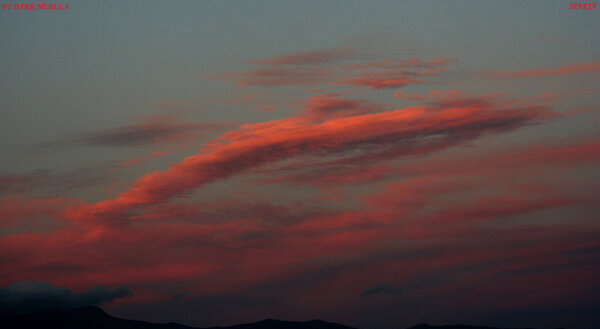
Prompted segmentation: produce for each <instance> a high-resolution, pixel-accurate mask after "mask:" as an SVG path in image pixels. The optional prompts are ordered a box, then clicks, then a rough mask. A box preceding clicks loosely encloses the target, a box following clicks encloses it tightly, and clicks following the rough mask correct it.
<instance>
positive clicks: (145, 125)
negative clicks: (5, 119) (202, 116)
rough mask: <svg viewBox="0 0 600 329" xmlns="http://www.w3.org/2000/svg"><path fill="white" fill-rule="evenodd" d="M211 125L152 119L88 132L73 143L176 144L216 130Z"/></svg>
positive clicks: (121, 144)
mask: <svg viewBox="0 0 600 329" xmlns="http://www.w3.org/2000/svg"><path fill="white" fill-rule="evenodd" d="M218 126H219V125H218V124H212V123H183V122H176V121H172V120H168V119H167V120H159V119H152V120H148V121H145V122H141V123H137V124H133V125H128V126H123V127H117V128H111V129H105V130H100V131H95V132H89V133H86V134H84V135H81V136H78V137H76V138H74V139H73V142H75V143H82V144H93V145H105V146H131V145H153V144H160V143H164V142H178V141H182V140H187V139H189V138H194V137H198V136H201V135H204V134H206V133H208V132H210V131H213V130H214V129H215V128H217V127H218Z"/></svg>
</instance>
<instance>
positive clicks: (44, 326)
mask: <svg viewBox="0 0 600 329" xmlns="http://www.w3.org/2000/svg"><path fill="white" fill-rule="evenodd" d="M0 328H19V329H200V328H194V327H188V326H184V325H181V324H177V323H164V324H160V323H150V322H145V321H136V320H124V319H119V318H116V317H114V316H111V315H108V314H107V313H106V312H104V311H103V310H102V309H101V308H99V307H95V306H86V307H82V308H77V309H72V310H64V311H48V312H39V313H30V314H17V315H4V316H0ZM209 329H356V328H352V327H348V326H344V325H341V324H337V323H331V322H326V321H322V320H312V321H306V322H297V321H280V320H272V319H268V320H263V321H259V322H254V323H247V324H239V325H235V326H229V327H215V328H209ZM409 329H500V328H493V327H483V326H465V325H452V326H430V325H428V324H420V325H417V326H414V327H411V328H409ZM527 329H531V328H527Z"/></svg>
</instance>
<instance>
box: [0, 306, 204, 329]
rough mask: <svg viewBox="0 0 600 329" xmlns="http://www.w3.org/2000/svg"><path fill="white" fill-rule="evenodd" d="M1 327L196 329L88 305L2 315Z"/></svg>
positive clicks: (38, 328)
mask: <svg viewBox="0 0 600 329" xmlns="http://www.w3.org/2000/svg"><path fill="white" fill-rule="evenodd" d="M0 328H15V329H17V328H22V329H42V328H43V329H109V328H111V329H195V328H193V327H187V326H184V325H180V324H176V323H166V324H158V323H150V322H145V321H135V320H124V319H119V318H115V317H113V316H110V315H108V314H106V312H104V310H102V309H101V308H99V307H95V306H86V307H82V308H76V309H71V310H64V311H48V312H39V313H30V314H17V315H6V316H2V317H0Z"/></svg>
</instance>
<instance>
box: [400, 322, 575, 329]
mask: <svg viewBox="0 0 600 329" xmlns="http://www.w3.org/2000/svg"><path fill="white" fill-rule="evenodd" d="M408 329H503V328H496V327H486V326H468V325H464V324H453V325H443V326H432V325H429V324H426V323H422V324H419V325H416V326H414V327H410V328H408ZM513 329H533V328H513ZM558 329H564V328H558Z"/></svg>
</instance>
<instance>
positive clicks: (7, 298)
mask: <svg viewBox="0 0 600 329" xmlns="http://www.w3.org/2000/svg"><path fill="white" fill-rule="evenodd" d="M132 295H133V294H132V293H131V291H129V289H127V288H126V287H125V286H119V287H116V288H115V289H113V290H109V289H108V288H106V287H105V286H98V287H95V288H92V289H89V290H86V291H82V292H80V293H75V294H74V293H73V292H71V289H69V288H68V287H54V286H52V284H51V283H49V282H35V281H21V282H16V283H13V284H11V285H9V286H8V287H6V288H4V289H0V314H17V313H30V312H39V311H49V310H63V309H70V308H77V307H83V306H88V305H101V304H105V303H110V302H112V301H113V300H114V299H116V298H123V297H128V296H132Z"/></svg>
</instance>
